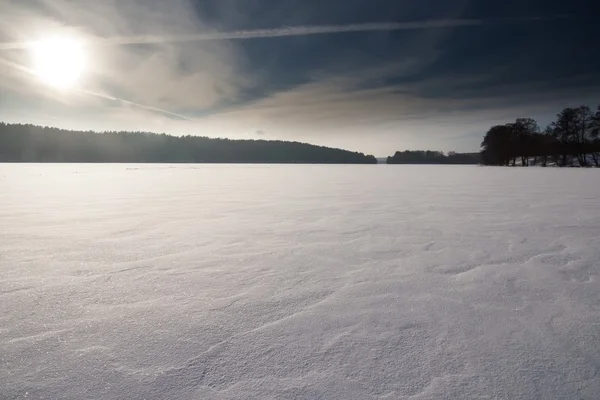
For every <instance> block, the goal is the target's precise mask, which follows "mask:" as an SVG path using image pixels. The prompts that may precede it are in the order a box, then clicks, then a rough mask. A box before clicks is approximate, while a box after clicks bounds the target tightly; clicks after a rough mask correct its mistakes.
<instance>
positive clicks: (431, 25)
mask: <svg viewBox="0 0 600 400" xmlns="http://www.w3.org/2000/svg"><path fill="white" fill-rule="evenodd" d="M561 18H568V16H565V15H558V16H550V17H525V18H510V19H443V20H429V21H413V22H377V23H364V24H350V25H317V26H292V27H284V28H274V29H255V30H240V31H232V32H201V33H196V34H189V35H177V36H163V35H140V36H125V37H111V38H96V39H94V40H92V41H91V42H90V43H91V44H104V45H125V44H160V43H181V42H200V41H211V40H245V39H259V38H276V37H285V36H305V35H323V34H333V33H347V32H376V31H404V30H419V29H436V28H458V27H468V26H478V25H484V24H490V23H492V24H493V23H510V22H532V21H545V20H551V19H561ZM28 46H29V44H28V43H26V42H19V43H0V50H20V49H25V48H27V47H28Z"/></svg>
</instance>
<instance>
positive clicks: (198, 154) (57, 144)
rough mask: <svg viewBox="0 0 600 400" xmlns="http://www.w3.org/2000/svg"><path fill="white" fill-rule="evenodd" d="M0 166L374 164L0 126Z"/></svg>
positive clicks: (250, 145)
mask: <svg viewBox="0 0 600 400" xmlns="http://www.w3.org/2000/svg"><path fill="white" fill-rule="evenodd" d="M0 162H83V163H86V162H91V163H96V162H97V163H102V162H115V163H306V164H376V163H377V160H376V159H375V157H374V156H372V155H365V154H363V153H358V152H352V151H347V150H341V149H334V148H329V147H323V146H315V145H311V144H306V143H299V142H285V141H270V140H229V139H212V138H207V137H198V136H181V137H177V136H171V135H166V134H155V133H147V132H104V133H96V132H92V131H86V132H83V131H70V130H64V129H58V128H50V127H42V126H35V125H23V124H6V123H0Z"/></svg>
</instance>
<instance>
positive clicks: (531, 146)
mask: <svg viewBox="0 0 600 400" xmlns="http://www.w3.org/2000/svg"><path fill="white" fill-rule="evenodd" d="M599 133H600V106H598V109H597V110H596V111H592V109H591V108H590V107H588V106H580V107H576V108H565V109H564V110H562V111H561V112H560V113H558V114H557V116H556V120H555V121H553V122H552V123H550V125H548V126H547V127H546V128H545V129H543V130H541V129H540V127H539V125H538V123H537V122H536V121H535V120H534V119H531V118H518V119H517V120H516V121H515V122H512V123H509V124H505V125H496V126H493V127H491V128H490V130H489V131H488V132H487V133H486V134H485V137H484V139H483V142H482V143H481V148H482V150H481V163H482V164H484V165H512V166H515V165H521V166H529V165H541V166H544V167H545V166H547V165H557V166H560V167H566V166H580V167H589V166H596V167H599V166H600V138H599Z"/></svg>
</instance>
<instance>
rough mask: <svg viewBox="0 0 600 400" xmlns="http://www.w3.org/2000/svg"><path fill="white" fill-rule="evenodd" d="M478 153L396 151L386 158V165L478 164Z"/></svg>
mask: <svg viewBox="0 0 600 400" xmlns="http://www.w3.org/2000/svg"><path fill="white" fill-rule="evenodd" d="M479 163H480V158H479V153H456V152H453V151H451V152H449V153H448V154H444V153H443V152H441V151H430V150H412V151H411V150H406V151H397V152H396V153H395V154H394V155H393V156H391V157H388V158H387V160H386V164H479Z"/></svg>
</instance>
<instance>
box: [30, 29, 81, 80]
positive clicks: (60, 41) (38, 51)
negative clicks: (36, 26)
mask: <svg viewBox="0 0 600 400" xmlns="http://www.w3.org/2000/svg"><path fill="white" fill-rule="evenodd" d="M30 48H31V54H32V57H33V69H34V71H35V74H36V75H37V76H38V78H40V80H41V81H42V82H44V83H46V84H47V85H50V86H52V87H54V88H56V89H60V90H68V89H71V88H73V87H74V86H76V85H77V83H78V82H79V80H80V78H81V76H82V74H83V72H84V69H85V53H84V48H83V43H82V42H81V41H79V40H77V39H75V38H71V37H53V38H48V39H42V40H38V41H35V42H33V43H32V44H31V47H30Z"/></svg>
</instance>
